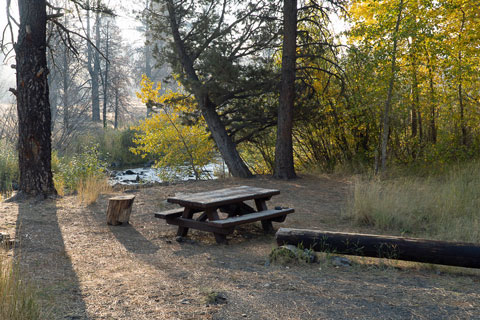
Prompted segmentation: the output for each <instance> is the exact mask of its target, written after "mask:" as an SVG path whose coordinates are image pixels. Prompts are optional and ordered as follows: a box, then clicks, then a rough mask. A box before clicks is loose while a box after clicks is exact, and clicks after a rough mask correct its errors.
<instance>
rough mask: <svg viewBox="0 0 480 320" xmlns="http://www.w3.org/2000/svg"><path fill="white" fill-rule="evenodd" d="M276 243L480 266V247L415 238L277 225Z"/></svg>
mask: <svg viewBox="0 0 480 320" xmlns="http://www.w3.org/2000/svg"><path fill="white" fill-rule="evenodd" d="M275 237H276V239H277V244H278V245H284V244H290V245H294V246H298V245H300V244H301V245H302V246H303V247H304V248H311V249H313V250H315V251H325V252H334V253H337V254H348V255H356V256H365V257H375V258H387V259H397V260H407V261H417V262H425V263H435V264H443V265H450V266H459V267H467V268H480V246H479V245H477V244H473V243H464V242H446V241H437V240H427V239H418V238H402V237H392V236H379V235H372V234H358V233H341V232H328V231H319V230H306V229H289V228H280V229H279V230H278V231H277V233H276V236H275Z"/></svg>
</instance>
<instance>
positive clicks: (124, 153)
mask: <svg viewBox="0 0 480 320" xmlns="http://www.w3.org/2000/svg"><path fill="white" fill-rule="evenodd" d="M136 132H137V131H136V130H133V129H129V128H127V129H123V130H113V129H106V130H104V131H103V134H102V135H100V136H99V137H98V138H97V142H98V143H99V152H100V154H101V156H102V157H103V159H105V161H107V162H108V163H109V164H112V163H116V164H117V165H120V166H122V167H125V166H135V165H141V164H144V163H145V162H146V161H148V160H150V159H144V158H142V157H141V156H140V155H136V154H134V153H132V152H131V151H130V148H133V147H135V143H134V142H133V138H134V137H135V133H136Z"/></svg>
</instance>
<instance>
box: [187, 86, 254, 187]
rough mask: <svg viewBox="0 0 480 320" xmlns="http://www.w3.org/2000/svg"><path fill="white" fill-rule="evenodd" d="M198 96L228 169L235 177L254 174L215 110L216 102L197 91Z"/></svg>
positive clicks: (204, 115) (203, 113)
mask: <svg viewBox="0 0 480 320" xmlns="http://www.w3.org/2000/svg"><path fill="white" fill-rule="evenodd" d="M195 96H196V97H197V101H198V104H199V106H200V110H201V112H202V115H203V117H204V118H205V121H206V122H207V125H208V128H209V129H210V133H211V134H212V138H213V140H214V141H215V143H216V145H217V147H218V150H219V151H220V154H221V155H222V158H223V160H224V161H225V163H226V164H227V167H228V171H229V172H230V173H231V174H232V175H233V176H234V177H241V178H249V177H251V176H252V173H251V172H250V170H248V167H247V166H246V165H245V163H244V162H243V160H242V158H241V157H240V154H239V153H238V151H237V147H236V145H235V143H234V142H233V140H232V138H231V137H230V136H229V135H228V133H227V130H226V129H225V125H224V124H223V122H222V121H221V119H220V117H219V115H218V113H217V111H216V110H215V109H216V108H215V107H216V106H215V104H214V103H213V102H212V101H210V99H209V98H208V95H206V94H202V93H200V92H197V93H196V94H195Z"/></svg>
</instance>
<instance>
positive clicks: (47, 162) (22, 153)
mask: <svg viewBox="0 0 480 320" xmlns="http://www.w3.org/2000/svg"><path fill="white" fill-rule="evenodd" d="M18 7H19V14H20V28H19V33H18V41H17V44H16V45H15V53H16V63H17V64H16V68H17V111H18V124H19V125H18V128H19V130H18V131H19V140H18V163H19V169H20V185H19V187H20V191H21V192H24V193H26V194H29V195H44V196H46V195H48V194H55V193H56V191H55V188H54V186H53V179H52V171H51V151H52V146H51V127H50V126H51V113H50V103H49V98H48V82H47V74H48V69H47V56H46V48H47V45H46V24H47V17H46V3H45V1H44V0H19V1H18Z"/></svg>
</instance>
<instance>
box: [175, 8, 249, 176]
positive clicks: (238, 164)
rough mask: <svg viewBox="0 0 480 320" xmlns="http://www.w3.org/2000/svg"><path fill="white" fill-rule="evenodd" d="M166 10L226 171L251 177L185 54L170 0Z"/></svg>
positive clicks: (197, 99)
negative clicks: (225, 165) (226, 168)
mask: <svg viewBox="0 0 480 320" xmlns="http://www.w3.org/2000/svg"><path fill="white" fill-rule="evenodd" d="M167 10H168V15H169V22H170V29H171V31H172V36H173V40H174V43H175V49H176V50H175V51H176V54H177V56H178V59H179V60H180V62H181V64H182V67H183V69H184V71H185V74H186V76H187V78H188V81H189V87H190V88H189V89H191V90H192V91H193V94H194V95H195V99H196V101H197V103H198V106H199V109H200V111H201V113H202V115H203V117H204V118H205V121H206V123H207V126H208V128H209V129H210V133H211V134H212V138H213V140H214V141H215V144H216V145H217V147H218V150H219V151H220V154H221V156H222V158H223V160H224V161H225V163H226V164H227V167H228V170H229V171H230V173H231V174H232V176H234V177H240V178H249V177H252V173H251V172H250V170H249V169H248V167H247V166H246V165H245V163H244V162H243V160H242V158H241V157H240V154H239V153H238V151H237V148H236V145H235V142H234V141H233V139H232V137H230V136H229V135H228V133H227V130H226V128H225V125H224V124H223V123H222V121H221V119H220V116H219V115H218V113H217V110H216V107H217V106H216V105H215V103H213V101H211V100H210V97H209V94H208V89H207V88H206V87H205V86H204V85H203V84H202V82H201V81H200V79H199V78H198V76H197V73H196V71H195V68H194V64H193V59H192V58H191V57H190V56H189V54H188V53H187V50H186V48H185V45H184V42H183V40H182V38H181V36H180V32H179V28H178V24H177V18H176V12H175V6H174V4H173V2H172V1H171V0H170V1H167Z"/></svg>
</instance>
